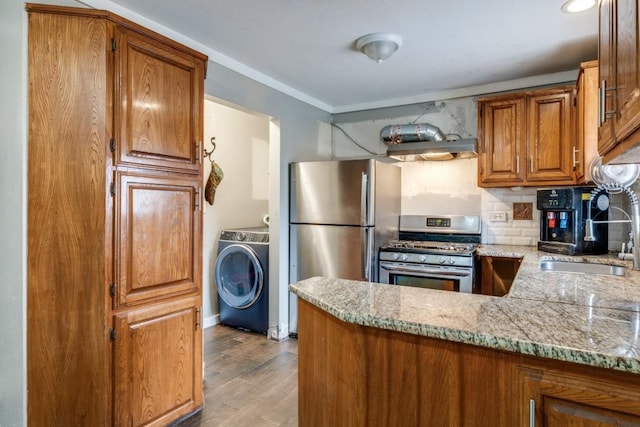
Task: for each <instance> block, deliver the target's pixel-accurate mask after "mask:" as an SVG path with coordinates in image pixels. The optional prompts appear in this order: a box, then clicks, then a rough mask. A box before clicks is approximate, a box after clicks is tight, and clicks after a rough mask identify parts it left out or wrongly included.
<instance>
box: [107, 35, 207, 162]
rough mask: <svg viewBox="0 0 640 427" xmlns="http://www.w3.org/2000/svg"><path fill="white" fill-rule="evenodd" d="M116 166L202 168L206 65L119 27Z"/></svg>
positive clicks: (117, 38)
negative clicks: (201, 152)
mask: <svg viewBox="0 0 640 427" xmlns="http://www.w3.org/2000/svg"><path fill="white" fill-rule="evenodd" d="M115 82H116V84H115V88H116V97H115V98H116V99H115V123H116V125H115V127H116V129H119V130H120V131H119V134H118V138H117V140H116V144H115V151H116V163H117V164H121V163H122V164H136V165H153V166H160V167H166V168H171V169H179V170H185V171H192V172H194V173H197V172H198V171H199V169H200V165H199V162H200V157H201V154H200V147H201V144H202V129H203V127H202V115H203V113H202V111H203V108H204V99H203V93H204V89H203V87H204V86H203V85H204V64H203V63H202V61H200V60H198V59H196V58H194V57H192V56H191V55H189V54H188V53H185V52H182V51H180V50H179V49H176V48H171V47H169V46H167V45H163V44H160V43H159V42H156V41H154V40H152V39H149V38H147V37H145V36H143V35H141V34H138V33H135V32H133V31H131V30H128V29H126V28H123V27H116V29H115Z"/></svg>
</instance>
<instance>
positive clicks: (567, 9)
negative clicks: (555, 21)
mask: <svg viewBox="0 0 640 427" xmlns="http://www.w3.org/2000/svg"><path fill="white" fill-rule="evenodd" d="M595 5H596V0H568V1H566V2H565V3H564V4H563V5H562V7H561V8H560V9H561V10H562V11H563V12H564V13H578V12H583V11H585V10H587V9H591V8H592V7H593V6H595Z"/></svg>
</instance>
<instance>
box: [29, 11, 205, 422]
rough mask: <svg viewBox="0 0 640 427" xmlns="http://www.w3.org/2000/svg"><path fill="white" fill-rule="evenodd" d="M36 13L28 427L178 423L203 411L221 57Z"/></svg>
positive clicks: (113, 24)
mask: <svg viewBox="0 0 640 427" xmlns="http://www.w3.org/2000/svg"><path fill="white" fill-rule="evenodd" d="M26 9H27V11H28V12H29V27H28V28H29V45H28V52H29V147H28V152H29V156H28V157H29V159H28V162H29V163H28V180H29V187H28V254H27V258H28V278H27V280H28V285H27V287H28V290H27V305H28V306H27V378H28V380H27V381H28V383H27V387H28V395H27V406H28V423H29V425H33V426H40V425H100V426H103V425H117V426H125V425H126V426H141V425H145V426H146V425H166V424H167V423H169V422H171V421H173V420H175V419H177V418H179V417H181V416H184V415H186V414H188V413H190V412H192V411H194V410H197V409H198V408H199V407H200V406H201V405H202V329H201V320H200V319H201V313H200V307H201V298H202V297H201V282H202V277H201V271H202V268H201V267H202V236H201V228H202V211H201V209H202V208H201V206H202V203H201V199H202V189H201V187H202V166H201V162H200V150H201V141H202V132H203V124H202V116H203V104H204V103H203V101H204V100H203V92H204V75H205V68H206V61H207V58H206V56H204V55H202V54H200V53H198V52H195V51H193V50H191V49H188V48H186V47H184V46H181V45H179V44H177V43H175V42H173V41H171V40H169V39H167V38H165V37H163V36H161V35H158V34H156V33H154V32H152V31H149V30H147V29H145V28H142V27H140V26H138V25H136V24H134V23H132V22H130V21H128V20H126V19H123V18H121V17H118V16H116V15H113V14H111V13H109V12H105V11H99V10H92V9H80V8H64V7H57V6H45V5H33V4H27V5H26Z"/></svg>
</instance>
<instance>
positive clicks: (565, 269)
mask: <svg viewBox="0 0 640 427" xmlns="http://www.w3.org/2000/svg"><path fill="white" fill-rule="evenodd" d="M624 269H625V268H624V267H622V266H619V265H607V264H592V263H587V262H575V261H555V260H549V261H540V270H544V271H558V272H562V273H583V274H609V275H612V276H624Z"/></svg>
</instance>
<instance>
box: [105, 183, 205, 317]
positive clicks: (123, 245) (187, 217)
mask: <svg viewBox="0 0 640 427" xmlns="http://www.w3.org/2000/svg"><path fill="white" fill-rule="evenodd" d="M116 183H117V185H116V201H115V209H116V229H115V230H116V233H115V234H116V244H115V247H116V250H117V251H118V252H117V253H116V256H115V267H116V273H115V276H116V289H117V292H116V294H117V301H116V306H127V305H132V304H136V303H141V302H145V301H150V300H152V299H154V298H159V297H167V296H170V295H177V294H182V293H187V292H198V291H199V290H200V285H199V284H200V283H201V276H202V273H201V264H202V261H201V252H202V248H201V245H202V243H201V242H202V237H201V227H202V215H201V211H200V209H201V208H200V206H201V200H200V198H201V191H200V187H199V180H198V178H197V177H193V176H189V175H180V174H174V175H169V174H166V173H165V174H163V175H153V174H151V173H148V174H145V173H140V172H136V173H134V172H122V171H120V172H117V173H116Z"/></svg>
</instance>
